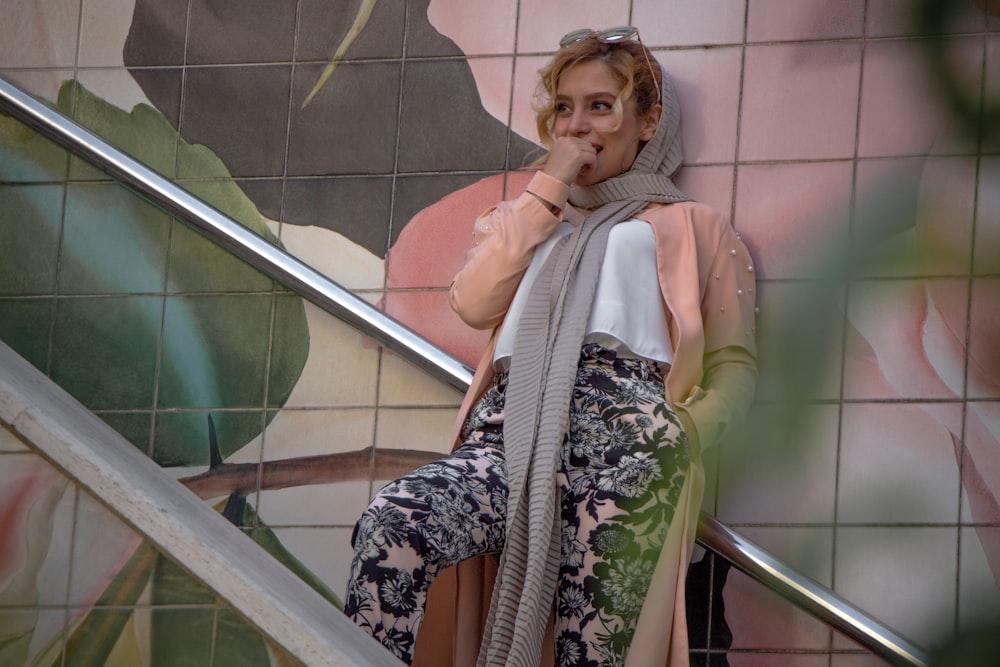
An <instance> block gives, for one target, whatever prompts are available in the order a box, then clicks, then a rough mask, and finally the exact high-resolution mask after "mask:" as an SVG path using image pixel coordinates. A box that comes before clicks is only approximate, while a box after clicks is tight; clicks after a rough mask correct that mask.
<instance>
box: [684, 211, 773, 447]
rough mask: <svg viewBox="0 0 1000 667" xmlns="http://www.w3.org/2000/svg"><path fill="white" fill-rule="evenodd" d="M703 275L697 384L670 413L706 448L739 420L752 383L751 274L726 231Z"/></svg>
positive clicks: (741, 246) (754, 377)
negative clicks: (702, 336) (701, 346)
mask: <svg viewBox="0 0 1000 667" xmlns="http://www.w3.org/2000/svg"><path fill="white" fill-rule="evenodd" d="M703 275H704V278H703V286H704V291H703V296H702V304H701V305H702V320H703V323H704V333H705V354H704V357H703V359H702V380H701V383H700V384H699V386H696V387H694V388H693V389H692V391H691V393H690V394H689V395H688V396H687V397H685V399H684V400H683V401H682V402H681V403H680V404H679V405H677V406H676V408H677V413H678V417H679V418H680V419H681V422H682V423H683V424H684V426H685V428H686V429H687V431H688V433H689V437H691V439H692V441H693V442H694V443H697V444H699V445H700V446H701V447H702V448H708V447H711V446H713V445H715V444H718V443H720V442H722V441H723V440H725V439H726V437H727V436H728V435H729V434H730V433H731V432H732V430H733V428H734V427H735V426H737V425H738V424H740V423H741V422H742V421H743V420H744V418H745V417H746V414H747V411H748V410H749V408H750V405H751V403H752V402H753V396H754V386H755V384H756V380H757V352H756V343H755V334H756V331H755V328H756V324H755V317H756V306H755V301H756V299H755V296H756V290H755V289H754V288H755V283H756V281H755V276H756V274H755V272H754V270H753V260H752V259H751V257H750V253H749V252H748V251H747V249H746V246H745V245H744V244H743V243H742V241H740V239H739V237H737V236H736V234H735V232H733V230H732V228H730V227H728V226H727V227H725V228H724V232H723V234H722V235H721V237H720V242H719V244H718V245H717V246H716V248H715V249H714V253H713V254H712V255H711V263H710V264H709V265H708V270H707V271H705V272H703Z"/></svg>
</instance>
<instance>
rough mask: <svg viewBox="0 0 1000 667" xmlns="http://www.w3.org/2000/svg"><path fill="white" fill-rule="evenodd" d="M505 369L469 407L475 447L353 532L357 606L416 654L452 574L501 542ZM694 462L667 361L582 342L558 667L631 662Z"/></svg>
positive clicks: (351, 597) (368, 624) (565, 488)
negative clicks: (442, 579) (431, 608)
mask: <svg viewBox="0 0 1000 667" xmlns="http://www.w3.org/2000/svg"><path fill="white" fill-rule="evenodd" d="M505 388H506V375H505V374H500V375H498V376H497V379H496V381H495V382H494V386H493V387H492V388H491V389H490V390H488V391H487V392H486V394H485V395H484V396H483V398H482V399H481V400H480V401H479V402H478V403H477V405H476V406H475V408H474V409H473V410H472V411H471V413H470V415H469V418H468V420H467V422H466V424H465V428H464V429H463V444H462V445H461V446H460V447H458V448H457V449H456V450H455V451H454V452H452V453H451V454H450V455H449V456H447V457H445V458H443V459H440V460H438V461H435V462H433V463H429V464H427V465H424V466H422V467H420V468H418V469H417V470H415V471H413V472H412V473H410V474H408V475H406V476H405V477H402V478H400V479H398V480H396V481H394V482H391V483H390V484H388V485H386V486H385V487H384V488H383V489H382V490H381V491H379V492H378V494H376V496H375V498H374V499H373V500H372V502H371V503H370V504H369V506H368V508H367V509H366V510H365V512H364V513H363V514H362V516H361V518H360V520H359V521H358V523H357V525H356V526H355V529H354V535H353V538H352V540H353V545H354V550H355V551H354V559H353V561H352V563H351V575H350V581H349V583H348V590H347V597H346V602H345V607H344V611H345V613H346V614H347V615H348V616H349V617H350V618H351V619H352V620H353V621H354V622H355V623H357V624H358V625H359V626H360V627H361V628H362V629H364V630H366V631H367V632H368V633H370V634H371V635H372V636H373V637H374V638H375V639H377V640H378V641H379V642H381V643H382V645H383V646H385V647H386V648H387V649H389V650H390V651H392V652H393V653H394V654H395V655H396V656H397V657H398V658H400V659H401V660H403V661H404V662H406V663H408V664H409V663H410V662H412V659H413V646H414V643H415V641H416V636H417V631H418V629H419V627H420V623H421V621H422V619H423V612H424V605H425V602H426V598H427V589H428V587H429V586H430V584H431V582H432V581H433V579H434V577H435V576H436V575H437V573H438V572H440V571H441V570H442V569H444V568H446V567H448V566H451V565H454V564H456V563H458V562H460V561H462V560H464V559H467V558H470V557H473V556H478V555H484V554H499V553H501V552H502V551H503V546H504V537H505V530H506V527H505V517H506V508H507V493H508V486H507V468H506V463H505V460H504V450H503V410H504V390H505ZM688 464H689V451H688V444H687V436H686V434H685V433H684V431H683V428H682V427H681V425H680V422H679V421H678V420H677V416H676V415H675V414H674V412H673V411H672V410H671V409H670V407H669V406H668V405H667V404H666V403H665V402H664V387H663V379H662V376H661V374H660V371H659V369H658V367H657V366H656V364H654V363H652V362H649V361H645V360H639V359H633V358H621V357H618V356H617V355H616V354H615V352H613V351H611V350H608V349H606V348H603V347H601V346H598V345H594V344H587V345H585V346H584V348H583V350H582V354H581V358H580V364H579V367H578V371H577V378H576V386H575V389H574V392H573V400H572V405H571V406H570V427H569V432H568V433H567V435H566V438H565V440H564V444H563V449H562V455H561V464H560V470H559V472H558V474H557V479H556V480H555V483H556V484H557V485H558V488H559V491H560V493H561V504H560V506H561V510H560V512H561V515H560V520H561V524H562V545H561V565H560V570H559V581H558V586H557V594H556V599H555V600H554V601H553V604H554V611H555V615H554V618H555V640H556V646H555V654H556V665H558V666H559V667H570V666H573V667H577V666H579V667H604V666H606V665H620V664H623V663H624V657H625V653H626V651H627V650H628V647H629V645H630V643H631V639H632V635H633V633H634V631H635V625H636V621H637V620H638V617H639V612H640V611H641V609H642V604H643V601H644V600H645V596H646V592H647V590H648V588H649V583H650V580H651V577H652V574H653V569H654V568H655V566H656V562H657V559H658V557H659V554H660V550H661V546H662V545H663V542H664V539H665V537H666V532H667V528H668V527H669V525H670V522H671V520H672V519H673V515H674V509H675V508H676V506H677V500H678V498H679V495H680V492H681V488H682V487H683V484H684V480H685V476H686V473H687V470H688Z"/></svg>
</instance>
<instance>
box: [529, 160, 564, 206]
mask: <svg viewBox="0 0 1000 667" xmlns="http://www.w3.org/2000/svg"><path fill="white" fill-rule="evenodd" d="M525 190H526V192H528V194H530V195H532V196H533V197H534V198H535V199H537V200H538V201H539V202H540V203H541V204H542V206H544V207H545V208H547V209H548V210H549V211H550V212H551V213H552V214H553V215H555V216H556V217H559V215H560V213H562V210H563V208H565V206H566V200H567V198H568V197H569V186H568V185H566V184H565V183H563V182H562V181H560V180H559V179H558V178H556V177H554V176H552V175H551V174H547V173H545V172H544V171H539V172H537V173H536V174H535V175H534V176H533V177H532V179H531V182H530V183H528V187H527V188H525Z"/></svg>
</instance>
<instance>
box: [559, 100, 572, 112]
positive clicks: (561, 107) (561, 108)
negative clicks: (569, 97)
mask: <svg viewBox="0 0 1000 667" xmlns="http://www.w3.org/2000/svg"><path fill="white" fill-rule="evenodd" d="M567 111H569V105H568V104H565V103H563V102H560V103H559V104H557V105H556V113H566V112H567Z"/></svg>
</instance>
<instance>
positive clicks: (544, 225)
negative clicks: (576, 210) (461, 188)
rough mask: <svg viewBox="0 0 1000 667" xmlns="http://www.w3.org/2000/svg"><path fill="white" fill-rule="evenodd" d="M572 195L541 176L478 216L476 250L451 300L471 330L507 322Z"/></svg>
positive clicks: (557, 182) (454, 284) (457, 279)
mask: <svg viewBox="0 0 1000 667" xmlns="http://www.w3.org/2000/svg"><path fill="white" fill-rule="evenodd" d="M568 195H569V186H567V185H566V184H565V183H563V182H562V181H560V180H559V179H557V178H554V177H552V176H549V175H548V174H545V173H543V172H538V173H537V174H535V176H534V177H533V178H532V179H531V182H530V183H529V184H528V187H527V189H526V190H525V191H524V193H523V194H521V196H519V197H518V198H517V199H514V200H513V201H506V202H501V203H500V204H498V205H496V206H494V207H492V208H490V209H489V210H487V211H486V212H485V213H483V214H482V215H481V216H479V218H478V219H477V220H476V223H475V225H474V227H473V232H472V235H473V238H474V239H475V245H474V246H473V247H472V249H471V250H469V252H468V254H467V255H466V258H465V266H463V267H462V270H461V271H459V272H458V275H457V276H455V279H454V280H453V281H452V283H451V293H450V295H449V300H450V302H451V307H452V309H453V310H454V311H455V312H456V313H457V314H458V316H459V317H461V318H462V320H463V321H464V322H465V323H466V324H468V325H469V326H471V327H473V328H474V329H490V328H493V327H496V326H498V325H499V324H500V323H501V322H502V321H503V318H504V315H505V314H506V313H507V308H508V307H509V306H510V302H511V300H512V299H513V298H514V293H515V292H516V291H517V286H518V284H520V282H521V277H522V276H523V275H524V271H525V269H527V268H528V265H529V264H530V263H531V258H532V256H533V255H534V251H535V247H536V246H538V244H539V243H541V242H543V241H544V240H545V239H547V238H548V237H549V235H551V234H552V232H553V231H555V228H556V227H557V226H558V225H559V222H560V220H561V211H562V209H563V208H564V207H565V205H566V198H567V196H568Z"/></svg>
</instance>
